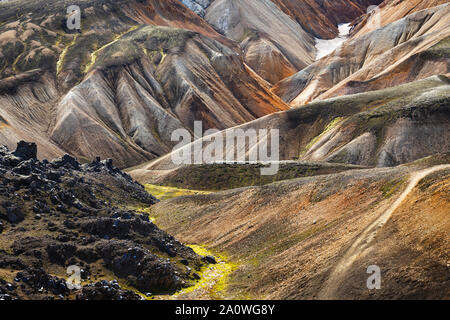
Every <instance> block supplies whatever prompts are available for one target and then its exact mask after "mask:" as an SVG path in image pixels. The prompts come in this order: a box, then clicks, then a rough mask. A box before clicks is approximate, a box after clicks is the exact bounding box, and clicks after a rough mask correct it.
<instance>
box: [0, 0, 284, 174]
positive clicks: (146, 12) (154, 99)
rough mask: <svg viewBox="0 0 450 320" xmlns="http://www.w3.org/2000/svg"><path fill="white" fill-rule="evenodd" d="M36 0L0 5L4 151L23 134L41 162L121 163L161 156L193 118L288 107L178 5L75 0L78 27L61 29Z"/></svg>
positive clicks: (212, 124) (228, 122) (213, 121)
mask: <svg viewBox="0 0 450 320" xmlns="http://www.w3.org/2000/svg"><path fill="white" fill-rule="evenodd" d="M42 3H43V2H42V1H41V0H34V1H29V2H26V3H25V4H24V6H23V7H22V8H21V12H23V13H24V15H23V16H20V17H17V16H16V10H17V6H18V5H17V3H15V2H11V3H6V4H2V6H3V8H4V10H3V11H2V12H0V17H1V18H2V19H4V21H5V22H4V23H3V24H0V49H1V50H0V52H1V55H3V58H4V59H1V60H0V76H1V77H2V79H1V80H0V101H1V104H0V109H1V111H2V112H1V116H2V119H1V126H0V137H1V139H2V141H1V142H3V143H5V144H8V145H10V146H11V147H13V146H14V144H15V143H16V142H17V140H21V139H24V140H33V141H36V142H37V143H38V146H39V150H40V154H39V156H40V157H41V158H42V157H50V158H53V157H55V156H57V155H60V154H61V153H63V152H69V153H72V154H74V155H76V156H78V157H79V158H80V159H82V160H83V161H89V160H91V159H93V158H94V157H95V156H97V155H98V156H101V157H103V158H107V157H114V158H115V159H114V160H115V163H116V164H117V165H118V166H121V167H126V166H132V165H135V164H138V163H140V162H143V161H147V160H150V159H153V158H155V157H157V156H161V155H164V154H166V153H168V152H170V151H171V150H172V147H173V146H174V142H172V141H170V135H171V133H172V132H173V131H174V130H175V129H178V128H187V129H189V130H191V129H192V127H193V122H194V121H195V120H203V121H204V127H205V130H206V129H208V128H219V129H225V128H228V127H231V126H236V125H239V124H242V123H244V122H248V121H251V120H254V119H256V118H258V117H261V116H264V115H267V114H270V113H272V112H276V111H280V110H286V109H288V106H287V105H286V104H285V103H284V102H283V101H282V100H281V99H280V98H279V97H278V96H276V95H275V94H273V93H272V92H270V85H269V84H268V83H267V82H266V81H265V80H263V79H262V78H261V77H259V76H258V75H257V74H256V73H255V72H254V71H253V70H251V68H249V67H248V66H247V65H246V64H245V63H244V59H243V57H242V54H241V51H240V50H239V48H238V47H237V46H236V45H235V44H234V42H233V41H231V40H229V39H227V38H225V37H223V36H222V35H220V34H218V33H217V32H216V31H214V30H213V29H212V28H211V27H210V26H209V25H208V24H207V23H206V22H204V21H203V20H202V19H201V18H200V17H199V16H197V15H196V14H194V13H193V12H192V11H190V10H188V9H187V8H186V7H185V6H183V5H182V4H180V3H179V1H178V0H171V1H158V0H148V1H121V0H118V1H115V2H108V3H102V2H93V3H90V2H88V1H85V0H77V1H76V2H75V3H73V4H76V5H79V6H80V8H81V9H82V11H83V23H82V30H81V32H79V33H78V32H76V33H70V32H68V30H65V29H64V26H65V24H62V23H61V21H65V20H64V19H65V17H64V13H65V7H64V5H65V4H64V3H63V2H60V1H50V2H48V3H47V2H46V6H43V5H42ZM47 10H50V11H51V12H56V13H55V15H52V16H49V15H48V12H47ZM29 12H33V13H34V14H33V15H32V16H31V18H30V19H31V20H30V19H29V18H28V15H27V14H28V13H29ZM142 23H147V25H142V26H141V25H140V24H142ZM149 24H150V25H149ZM154 24H161V25H168V26H170V27H157V26H151V25H154ZM140 27H141V29H142V28H144V29H145V28H147V29H145V30H147V31H148V33H146V32H143V34H142V32H141V34H139V32H140V31H138V30H140V29H139V28H140ZM174 27H182V28H183V29H178V28H174ZM152 28H153V29H152ZM151 30H153V31H151ZM136 35H137V36H136ZM42 83H44V84H46V86H47V87H43V86H42Z"/></svg>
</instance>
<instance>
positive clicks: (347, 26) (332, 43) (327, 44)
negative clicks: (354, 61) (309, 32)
mask: <svg viewBox="0 0 450 320" xmlns="http://www.w3.org/2000/svg"><path fill="white" fill-rule="evenodd" d="M338 28H339V36H338V37H337V38H334V39H331V40H323V39H318V38H316V49H317V56H316V60H319V59H321V58H323V57H325V56H327V55H329V54H330V53H332V52H333V51H334V50H336V49H337V48H339V47H340V46H341V45H342V44H343V43H344V42H345V40H347V38H348V35H349V34H350V30H351V23H342V24H340V25H338Z"/></svg>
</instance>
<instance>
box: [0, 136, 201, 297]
mask: <svg viewBox="0 0 450 320" xmlns="http://www.w3.org/2000/svg"><path fill="white" fill-rule="evenodd" d="M36 151H37V150H36V144H34V143H26V142H23V141H21V142H20V143H19V144H18V146H17V149H16V151H14V152H9V151H8V149H7V148H6V147H1V148H0V221H1V225H0V227H1V228H0V243H1V244H2V250H0V268H1V269H5V268H6V269H8V268H10V269H13V270H15V273H16V279H15V281H14V282H15V284H14V285H13V284H11V283H9V285H8V284H7V283H6V282H5V280H4V279H3V277H2V276H1V275H0V297H2V298H3V299H13V298H20V299H23V298H27V299H48V298H66V299H67V298H71V297H72V298H73V297H75V296H77V297H78V298H79V299H117V300H122V299H140V298H141V297H140V296H139V295H137V294H136V293H134V292H133V291H127V290H123V289H121V287H120V285H119V282H118V281H117V280H116V281H109V280H108V281H106V279H105V272H107V271H108V272H112V273H113V274H114V275H115V277H117V279H119V281H120V282H121V283H122V284H124V283H126V284H127V285H128V286H130V287H134V288H135V290H139V291H140V292H143V293H148V295H151V293H163V292H166V293H170V292H173V291H175V290H177V289H180V288H182V287H186V286H189V285H190V281H191V280H193V279H194V278H193V277H194V276H193V274H191V270H192V269H196V268H199V267H200V266H201V265H202V264H203V263H204V262H202V261H203V260H202V259H201V257H200V256H197V255H196V254H195V253H194V251H193V250H192V249H190V248H188V247H186V246H184V245H182V244H181V243H180V242H178V241H177V240H176V239H174V238H173V237H171V236H170V235H168V234H167V233H165V232H164V231H162V230H160V229H159V228H158V227H156V226H155V225H154V224H153V223H152V222H150V220H149V217H148V215H147V214H146V213H143V212H142V210H144V209H146V208H148V207H149V206H151V205H153V204H155V203H156V202H157V200H156V199H155V198H154V197H153V196H151V195H149V194H148V193H147V192H146V191H145V189H144V187H143V186H142V185H140V184H138V183H136V182H135V181H133V180H132V179H131V177H130V176H129V175H128V174H126V173H124V172H122V171H121V170H119V169H117V168H115V167H114V166H113V164H112V160H104V161H100V159H97V160H95V161H93V162H92V163H90V164H84V165H81V164H80V163H79V162H78V161H77V160H76V159H75V158H73V157H71V156H69V155H65V156H64V157H62V158H60V159H57V160H55V161H52V162H49V161H42V162H41V161H38V160H37V159H36ZM105 199H106V200H105ZM127 208H129V209H127ZM132 208H134V209H132ZM138 208H141V209H138ZM4 248H6V249H7V250H4ZM179 260H183V262H184V264H181V263H180V264H179ZM99 262H101V263H99ZM186 265H190V267H187V266H186ZM68 266H78V267H79V268H80V269H82V272H81V277H82V280H83V282H85V283H87V284H86V285H84V286H83V287H82V288H79V290H78V291H77V290H75V291H71V290H70V289H69V288H68V287H67V284H66V281H65V279H67V278H68V277H69V276H68V275H67V274H66V268H67V267H68ZM50 273H51V274H52V276H50V275H49V274H50ZM105 281H106V282H105ZM99 282H100V283H101V284H102V285H101V286H100V285H99V284H98V283H99ZM3 284H5V286H3ZM5 288H6V290H5ZM8 288H9V289H8ZM5 294H6V295H7V296H5Z"/></svg>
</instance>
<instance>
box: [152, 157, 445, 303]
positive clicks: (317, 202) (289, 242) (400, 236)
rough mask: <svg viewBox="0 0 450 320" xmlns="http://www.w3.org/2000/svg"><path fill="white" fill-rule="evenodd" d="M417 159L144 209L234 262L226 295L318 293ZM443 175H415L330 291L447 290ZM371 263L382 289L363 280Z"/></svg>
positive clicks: (413, 293)
mask: <svg viewBox="0 0 450 320" xmlns="http://www.w3.org/2000/svg"><path fill="white" fill-rule="evenodd" d="M443 161H448V160H443ZM423 166H425V167H427V166H428V165H427V164H423ZM430 166H433V165H430ZM422 169H423V167H421V166H418V167H414V166H411V167H399V168H392V169H372V170H358V171H347V172H345V173H339V174H335V175H327V176H320V177H309V178H300V179H296V180H290V181H286V182H281V183H275V184H271V185H268V186H264V187H252V188H245V189H236V190H231V191H227V192H220V193H216V194H211V195H201V196H200V195H199V196H193V197H182V198H178V199H172V200H168V201H164V202H161V203H159V204H157V205H156V206H155V207H154V208H153V210H152V215H153V216H155V217H156V223H157V224H158V225H159V226H161V227H162V228H164V229H166V230H169V232H170V233H171V234H174V235H176V236H177V237H178V238H179V239H180V240H181V241H184V242H189V243H194V244H202V245H203V244H207V245H208V246H209V247H210V248H212V249H214V250H217V251H219V252H224V253H226V254H227V255H228V256H229V257H230V261H232V262H234V263H236V264H237V265H238V266H239V268H238V270H237V271H236V272H234V273H233V274H232V275H231V279H230V280H229V281H228V286H227V287H226V291H225V293H224V292H222V294H225V295H226V296H228V297H229V298H239V297H242V296H247V297H249V296H250V297H251V298H259V299H261V298H262V299H316V298H319V297H320V295H319V293H320V292H323V291H324V290H326V289H327V288H328V287H329V286H330V283H329V282H328V281H327V280H328V279H330V277H331V276H332V275H333V271H334V270H335V269H336V268H337V267H339V265H340V263H341V258H342V257H343V256H344V255H345V253H346V252H347V251H348V249H349V248H350V247H351V246H352V245H353V244H354V243H355V241H356V240H357V239H358V238H359V236H360V235H361V234H363V233H364V231H365V230H366V229H367V227H368V226H370V225H372V224H373V222H374V221H376V220H377V219H378V218H379V217H380V216H382V215H383V214H384V213H385V212H386V210H388V209H389V208H390V207H391V206H392V204H394V203H395V202H396V201H397V200H398V197H399V196H400V195H402V193H403V192H404V190H405V189H406V186H407V185H408V181H409V179H410V177H411V176H413V175H414V174H416V172H418V171H420V170H422ZM449 183H450V180H449V171H448V169H447V171H445V170H439V171H436V172H435V173H433V174H430V175H427V176H426V177H425V178H424V179H423V180H421V181H420V182H419V185H418V186H416V187H415V188H413V190H412V192H411V193H409V194H408V196H407V198H406V199H405V201H404V202H402V204H401V206H400V207H399V208H398V209H397V210H395V212H394V213H393V215H392V217H391V219H390V220H389V221H388V222H387V223H386V224H385V225H384V226H382V227H381V228H380V229H378V232H377V233H376V234H375V235H374V237H373V238H372V240H371V241H370V242H368V243H366V250H365V251H364V252H362V254H361V255H359V256H358V258H357V259H356V260H355V261H354V262H353V263H352V264H349V267H348V268H347V269H346V271H345V272H343V273H342V275H341V276H340V277H338V278H337V279H335V280H336V281H338V282H339V283H340V285H339V286H338V290H337V291H334V292H333V297H334V298H337V299H380V298H389V299H402V298H403V299H404V298H434V299H442V298H448V290H446V289H445V288H446V287H447V286H448V276H447V275H448V259H447V256H446V252H447V251H448V250H449V248H448V244H449V241H448V240H449V239H448V232H446V230H447V229H448V221H449V220H448V211H449V209H450V203H449V201H448V199H449V198H448V195H447V193H448V192H447V189H448V187H449ZM370 265H377V266H379V267H380V268H381V277H382V287H381V289H380V290H368V288H367V285H366V283H367V279H368V278H369V276H370V274H367V268H368V267H369V266H370ZM192 298H205V297H204V296H200V297H198V296H193V297H192Z"/></svg>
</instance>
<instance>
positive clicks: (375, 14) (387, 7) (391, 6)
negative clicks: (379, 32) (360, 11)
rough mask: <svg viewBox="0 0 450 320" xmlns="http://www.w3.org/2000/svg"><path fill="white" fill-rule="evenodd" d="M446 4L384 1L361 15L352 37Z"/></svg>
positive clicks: (418, 0) (417, 0)
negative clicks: (374, 8)
mask: <svg viewBox="0 0 450 320" xmlns="http://www.w3.org/2000/svg"><path fill="white" fill-rule="evenodd" d="M445 3H448V0H402V1H398V0H385V1H383V2H382V3H381V4H380V5H379V6H378V8H377V9H376V10H374V11H372V12H370V13H368V14H365V15H362V16H361V17H360V18H359V19H358V20H357V21H355V22H354V29H353V30H352V37H355V38H356V37H359V36H361V35H363V34H366V33H369V32H371V31H374V30H375V29H377V28H380V27H384V26H386V25H388V24H390V23H392V22H395V21H397V20H400V19H403V18H404V17H406V16H408V15H410V14H413V13H414V12H417V11H421V10H424V9H428V8H432V7H436V6H439V5H441V4H445Z"/></svg>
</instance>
